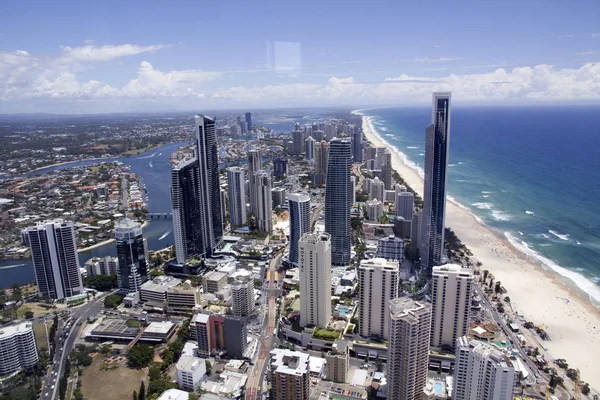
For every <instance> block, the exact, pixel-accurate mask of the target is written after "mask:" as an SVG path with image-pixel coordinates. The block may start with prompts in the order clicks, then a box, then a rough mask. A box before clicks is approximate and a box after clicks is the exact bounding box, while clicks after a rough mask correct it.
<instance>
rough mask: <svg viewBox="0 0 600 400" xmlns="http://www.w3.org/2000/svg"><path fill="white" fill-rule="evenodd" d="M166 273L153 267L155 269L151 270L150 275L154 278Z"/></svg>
mask: <svg viewBox="0 0 600 400" xmlns="http://www.w3.org/2000/svg"><path fill="white" fill-rule="evenodd" d="M164 274H165V273H164V272H162V271H160V270H158V269H153V270H151V271H150V274H149V275H150V279H154V278H156V277H157V276H162V275H164Z"/></svg>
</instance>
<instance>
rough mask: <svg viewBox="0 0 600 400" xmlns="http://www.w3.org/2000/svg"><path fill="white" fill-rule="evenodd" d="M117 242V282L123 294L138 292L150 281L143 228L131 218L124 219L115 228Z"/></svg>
mask: <svg viewBox="0 0 600 400" xmlns="http://www.w3.org/2000/svg"><path fill="white" fill-rule="evenodd" d="M115 238H116V240H117V257H118V258H119V267H118V268H117V281H118V283H119V291H120V292H121V293H133V292H137V291H138V290H139V288H140V286H141V285H142V283H144V282H146V281H147V280H148V260H147V259H146V247H145V244H144V235H143V234H142V226H141V225H140V224H139V223H138V222H137V221H134V220H132V219H129V218H124V219H122V220H121V221H119V222H118V223H117V224H116V226H115Z"/></svg>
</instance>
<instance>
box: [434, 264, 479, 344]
mask: <svg viewBox="0 0 600 400" xmlns="http://www.w3.org/2000/svg"><path fill="white" fill-rule="evenodd" d="M431 286H432V289H431V304H432V308H433V316H432V322H431V325H432V326H431V327H432V329H431V342H430V344H431V347H433V348H435V349H454V346H455V344H456V340H457V339H458V338H459V337H461V336H464V335H466V334H467V329H468V328H469V320H470V316H471V294H472V292H473V270H472V269H471V268H464V267H461V266H460V265H456V264H446V265H442V266H437V267H433V271H432V279H431Z"/></svg>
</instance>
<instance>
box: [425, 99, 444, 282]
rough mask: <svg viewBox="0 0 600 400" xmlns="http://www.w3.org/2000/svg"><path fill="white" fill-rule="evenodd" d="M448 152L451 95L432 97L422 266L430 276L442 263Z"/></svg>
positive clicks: (426, 156) (426, 166)
mask: <svg viewBox="0 0 600 400" xmlns="http://www.w3.org/2000/svg"><path fill="white" fill-rule="evenodd" d="M449 148H450V93H449V92H440V93H434V94H433V110H432V112H431V124H430V125H429V126H428V127H427V129H426V138H425V190H424V196H423V228H422V234H423V239H422V241H421V266H422V267H425V268H426V270H427V273H428V274H429V275H431V269H432V267H433V266H434V265H440V264H443V262H444V227H445V225H444V224H445V222H444V221H445V217H446V186H447V183H448V155H449Z"/></svg>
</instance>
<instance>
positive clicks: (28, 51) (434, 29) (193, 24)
mask: <svg viewBox="0 0 600 400" xmlns="http://www.w3.org/2000/svg"><path fill="white" fill-rule="evenodd" d="M598 16H600V2H598V1H597V0H592V1H586V0H578V1H574V2H573V1H571V2H568V1H552V0H545V1H534V0H526V1H522V0H521V1H509V0H507V1H485V2H482V1H479V0H473V1H439V0H438V1H426V0H422V1H409V0H403V1H392V0H389V1H377V0H371V1H368V2H364V1H360V2H359V1H353V0H349V1H336V0H333V1H323V0H320V1H313V0H303V1H283V0H282V1H260V0H253V1H246V0H244V1H236V0H222V1H199V0H196V1H170V2H166V1H161V2H152V1H122V0H120V1H112V0H103V1H92V0H90V1H80V0H77V1H71V0H60V1H56V2H49V1H27V0H19V1H13V0H3V1H2V2H0V114H2V113H4V114H5V113H31V112H48V113H104V112H129V111H177V110H199V109H210V110H215V109H240V108H246V109H264V108H273V107H279V108H280V107H295V106H342V107H346V106H349V107H367V106H378V105H386V106H389V105H403V106H404V105H421V104H423V105H424V104H428V103H430V101H431V100H430V99H431V92H433V91H452V92H453V100H454V104H455V105H457V103H458V104H461V103H462V104H539V103H544V104H545V103H559V104H566V103H581V102H585V103H590V102H591V103H600V24H599V23H598Z"/></svg>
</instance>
